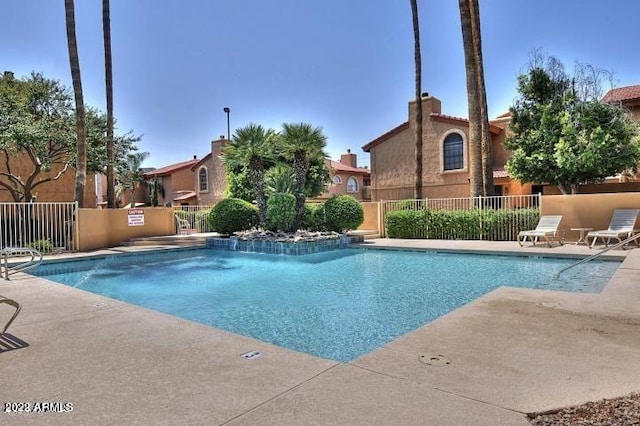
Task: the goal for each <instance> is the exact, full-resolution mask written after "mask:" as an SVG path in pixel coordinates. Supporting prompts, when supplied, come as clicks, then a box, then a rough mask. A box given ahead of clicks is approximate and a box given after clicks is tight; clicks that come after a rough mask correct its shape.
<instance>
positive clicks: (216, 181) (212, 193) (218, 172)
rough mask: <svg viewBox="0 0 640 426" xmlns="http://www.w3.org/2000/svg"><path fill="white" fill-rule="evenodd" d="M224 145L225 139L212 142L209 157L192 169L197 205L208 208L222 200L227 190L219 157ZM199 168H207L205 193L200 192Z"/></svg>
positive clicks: (222, 165) (225, 178)
mask: <svg viewBox="0 0 640 426" xmlns="http://www.w3.org/2000/svg"><path fill="white" fill-rule="evenodd" d="M225 144H226V140H225V139H219V140H215V141H212V142H211V155H210V156H209V158H207V159H206V160H205V161H204V162H203V163H202V164H200V165H198V167H196V168H195V169H194V188H195V190H196V194H197V195H198V204H199V205H204V206H210V205H213V204H215V203H217V202H218V201H220V200H221V199H223V198H224V191H225V190H226V188H227V176H226V172H225V168H224V164H223V163H222V159H221V158H220V155H222V152H223V150H224V146H225ZM201 166H204V167H206V168H207V174H208V178H209V188H208V190H207V191H200V182H199V180H198V173H199V171H200V168H201Z"/></svg>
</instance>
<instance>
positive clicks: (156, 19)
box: [0, 0, 640, 167]
mask: <svg viewBox="0 0 640 426" xmlns="http://www.w3.org/2000/svg"><path fill="white" fill-rule="evenodd" d="M101 3H102V2H101V1H100V0H76V26H77V38H78V44H79V56H80V62H81V71H82V80H83V81H82V82H83V87H84V95H85V103H86V104H89V105H92V106H96V107H98V108H100V109H102V110H104V109H105V106H104V105H105V101H104V97H105V94H104V51H103V44H102V15H101V13H102V12H101ZM480 6H481V19H482V37H483V53H484V59H485V77H486V85H487V98H488V104H489V113H490V115H491V116H492V117H493V116H496V115H499V114H500V113H502V112H504V111H506V110H507V108H508V107H509V105H510V104H511V103H512V102H513V99H514V97H515V95H516V93H515V82H516V76H517V75H518V73H519V72H520V71H521V70H522V68H523V66H524V64H525V63H526V61H527V58H528V55H529V53H530V52H531V51H532V50H533V49H535V48H542V49H543V50H544V51H545V52H546V53H548V54H552V55H555V56H558V57H559V58H560V59H561V60H562V61H563V62H565V64H566V65H567V66H571V65H572V64H573V63H574V62H575V61H576V60H579V61H581V62H586V63H591V64H594V65H597V66H599V67H602V68H606V69H610V70H612V71H614V72H615V73H616V78H617V86H625V85H632V84H640V74H639V73H638V71H639V70H640V55H638V54H637V46H636V44H637V41H638V27H640V18H639V17H640V1H638V0H612V1H609V2H603V1H596V0H581V1H578V0H563V1H556V0H537V1H531V0H508V1H507V0H480ZM418 7H419V8H420V20H421V22H420V25H421V31H422V52H423V91H428V92H429V93H431V94H432V95H434V96H436V97H438V98H440V99H441V101H442V106H443V112H444V113H446V114H451V115H456V116H463V117H466V116H467V106H466V83H465V74H464V57H463V51H462V37H461V31H460V17H459V11H458V2H457V1H454V0H448V1H444V0H436V1H424V0H418ZM0 11H1V14H0V71H3V70H11V71H14V72H15V73H16V75H17V76H19V77H22V76H27V75H28V74H29V73H30V72H31V71H38V72H42V73H44V74H45V76H47V77H49V78H55V79H59V80H61V81H62V82H63V83H65V84H66V85H67V86H69V87H71V77H70V71H69V64H68V56H67V46H66V33H65V21H64V1H63V0H2V5H1V7H0ZM111 20H112V43H113V64H114V90H115V93H114V102H115V115H116V118H117V120H118V128H119V130H120V131H127V130H133V131H134V133H136V134H143V135H144V136H143V139H142V141H141V143H140V144H139V146H140V148H141V150H142V151H148V152H150V154H151V156H150V157H149V159H148V160H147V161H146V163H145V165H146V166H154V167H161V166H164V165H167V164H171V163H175V162H179V161H184V160H187V159H189V158H191V157H192V156H193V155H197V156H198V158H200V157H202V156H204V155H205V154H206V153H207V152H208V150H209V147H210V144H209V142H210V140H211V139H213V138H217V137H218V136H219V135H223V134H226V131H227V122H226V114H225V113H224V112H223V108H224V107H226V106H228V107H230V108H231V129H232V133H233V129H234V128H236V127H240V126H244V125H246V124H248V123H250V122H256V123H260V124H262V125H264V126H266V127H273V128H276V129H278V128H279V127H280V125H281V124H282V123H283V122H300V121H305V122H309V123H312V124H314V125H317V126H321V127H323V129H324V131H325V133H326V134H327V136H328V138H329V144H328V150H327V151H328V152H329V153H330V155H331V157H332V158H334V159H335V158H337V157H339V155H340V154H341V153H342V152H344V151H345V150H346V149H347V148H351V150H352V151H353V152H355V153H357V154H358V158H359V162H360V163H361V164H368V155H367V154H365V153H363V152H362V150H361V146H362V145H364V144H365V143H367V142H369V141H370V140H372V139H374V138H376V137H377V136H379V135H380V134H382V133H384V132H386V131H387V130H389V129H391V128H393V127H395V126H397V125H398V124H400V123H402V122H404V121H406V120H407V102H408V101H409V99H411V98H412V97H413V92H414V88H413V79H414V77H413V76H414V74H413V73H414V68H413V29H412V23H411V9H410V6H409V0H322V1H302V0H274V1H265V0H233V1H211V0H189V1H175V0H174V1H164V0H111Z"/></svg>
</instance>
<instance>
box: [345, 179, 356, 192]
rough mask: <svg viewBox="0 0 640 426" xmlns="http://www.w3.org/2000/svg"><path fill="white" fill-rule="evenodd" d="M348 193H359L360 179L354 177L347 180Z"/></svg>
mask: <svg viewBox="0 0 640 426" xmlns="http://www.w3.org/2000/svg"><path fill="white" fill-rule="evenodd" d="M347 192H358V179H356V178H354V177H353V176H350V177H349V179H347Z"/></svg>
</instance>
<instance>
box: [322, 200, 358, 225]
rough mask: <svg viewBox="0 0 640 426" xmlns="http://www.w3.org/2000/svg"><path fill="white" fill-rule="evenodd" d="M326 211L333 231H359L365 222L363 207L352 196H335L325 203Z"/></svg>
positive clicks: (328, 222)
mask: <svg viewBox="0 0 640 426" xmlns="http://www.w3.org/2000/svg"><path fill="white" fill-rule="evenodd" d="M324 211H325V218H326V223H327V227H328V228H329V230H331V231H337V232H342V231H346V230H349V229H357V228H358V226H360V225H361V224H362V222H364V210H363V208H362V205H361V204H360V203H359V202H358V201H357V200H356V199H355V198H353V197H352V196H351V195H334V196H333V197H331V198H329V199H328V200H327V202H326V203H324Z"/></svg>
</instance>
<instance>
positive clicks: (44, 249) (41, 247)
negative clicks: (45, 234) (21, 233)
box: [27, 240, 53, 254]
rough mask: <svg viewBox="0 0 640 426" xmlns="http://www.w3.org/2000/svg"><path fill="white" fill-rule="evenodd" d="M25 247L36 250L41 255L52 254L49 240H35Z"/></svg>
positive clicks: (51, 244) (51, 245)
mask: <svg viewBox="0 0 640 426" xmlns="http://www.w3.org/2000/svg"><path fill="white" fill-rule="evenodd" d="M27 247H29V248H32V249H36V250H38V251H39V252H40V253H42V254H49V253H53V243H52V242H51V240H36V241H34V242H32V243H28V244H27Z"/></svg>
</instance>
